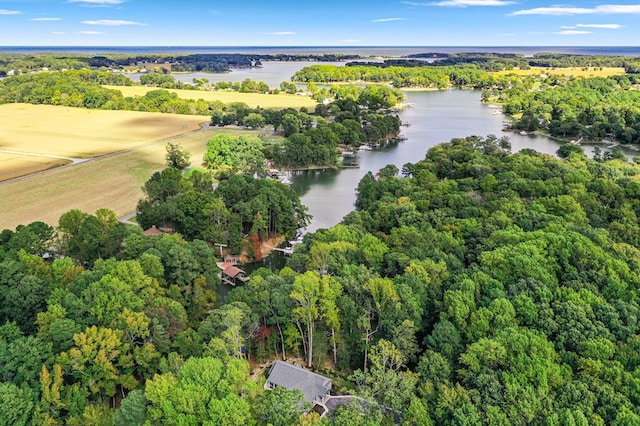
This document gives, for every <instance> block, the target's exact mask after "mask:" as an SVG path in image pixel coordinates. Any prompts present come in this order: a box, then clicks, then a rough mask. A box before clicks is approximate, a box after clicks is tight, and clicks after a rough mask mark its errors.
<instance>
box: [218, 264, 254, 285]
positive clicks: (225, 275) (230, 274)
mask: <svg viewBox="0 0 640 426" xmlns="http://www.w3.org/2000/svg"><path fill="white" fill-rule="evenodd" d="M221 269H222V273H221V274H220V278H221V279H222V282H223V283H224V284H229V285H231V286H234V287H235V286H236V285H238V284H242V283H246V282H247V281H249V277H248V276H247V273H246V272H245V271H243V270H242V269H240V268H238V267H237V266H234V265H230V264H226V263H223V264H222V266H221Z"/></svg>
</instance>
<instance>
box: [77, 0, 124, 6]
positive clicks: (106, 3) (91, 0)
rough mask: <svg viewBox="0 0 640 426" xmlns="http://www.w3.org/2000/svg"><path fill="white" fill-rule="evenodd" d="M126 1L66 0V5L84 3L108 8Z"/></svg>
mask: <svg viewBox="0 0 640 426" xmlns="http://www.w3.org/2000/svg"><path fill="white" fill-rule="evenodd" d="M125 1H126V0H67V3H86V4H93V5H101V6H110V5H116V4H121V3H124V2H125Z"/></svg>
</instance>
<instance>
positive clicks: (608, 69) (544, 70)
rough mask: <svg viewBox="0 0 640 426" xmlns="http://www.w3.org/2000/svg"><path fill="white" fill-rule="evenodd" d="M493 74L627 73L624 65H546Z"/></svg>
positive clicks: (576, 74) (597, 74)
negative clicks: (565, 66) (549, 66)
mask: <svg viewBox="0 0 640 426" xmlns="http://www.w3.org/2000/svg"><path fill="white" fill-rule="evenodd" d="M493 74H497V75H506V74H517V75H540V74H547V75H552V74H553V75H567V76H574V77H608V76H610V75H621V74H626V72H625V70H624V68H622V67H602V68H600V67H586V68H585V67H568V68H546V67H531V69H528V70H508V71H498V72H495V73H493Z"/></svg>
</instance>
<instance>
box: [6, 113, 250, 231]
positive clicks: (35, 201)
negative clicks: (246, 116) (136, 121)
mask: <svg viewBox="0 0 640 426" xmlns="http://www.w3.org/2000/svg"><path fill="white" fill-rule="evenodd" d="M201 118H202V117H201ZM219 133H230V134H251V135H256V134H257V133H256V132H253V131H242V130H235V129H207V130H202V131H198V132H192V133H188V134H186V135H183V136H178V137H175V138H172V139H171V140H172V141H173V142H176V143H179V144H181V145H182V146H183V147H184V148H185V149H186V150H187V151H189V152H190V153H191V161H192V164H194V165H198V164H200V163H201V162H202V157H203V155H204V152H205V150H206V143H207V140H209V139H210V138H211V137H212V136H214V135H216V134H219ZM166 142H167V141H166V140H160V141H158V142H157V143H154V144H148V145H144V146H141V147H139V148H136V149H133V150H130V151H127V152H123V153H120V154H116V155H110V156H106V157H104V158H97V159H94V160H90V161H86V162H84V163H81V164H77V165H75V166H73V167H65V168H61V169H59V170H51V171H49V172H47V173H45V174H41V175H37V176H33V177H29V178H27V179H24V180H19V181H15V182H9V183H5V184H0V199H1V200H2V203H0V229H6V228H7V229H15V227H16V226H17V225H19V224H28V223H31V222H34V221H42V222H45V223H48V224H50V225H52V226H56V225H57V224H58V219H59V218H60V216H61V215H62V214H63V213H65V212H67V211H69V210H71V209H80V210H82V211H85V212H88V213H94V212H95V211H96V210H98V209H99V208H103V207H104V208H108V209H111V210H113V211H114V212H116V214H117V215H118V216H119V217H120V216H124V215H125V214H127V213H130V212H133V211H135V208H136V205H137V203H138V200H139V199H140V198H141V197H142V196H143V192H142V189H141V187H142V185H143V184H144V182H146V181H147V180H148V179H149V178H150V177H151V175H152V174H153V173H154V172H156V171H159V170H162V169H163V168H164V167H165V158H164V156H165V154H166V149H165V145H166Z"/></svg>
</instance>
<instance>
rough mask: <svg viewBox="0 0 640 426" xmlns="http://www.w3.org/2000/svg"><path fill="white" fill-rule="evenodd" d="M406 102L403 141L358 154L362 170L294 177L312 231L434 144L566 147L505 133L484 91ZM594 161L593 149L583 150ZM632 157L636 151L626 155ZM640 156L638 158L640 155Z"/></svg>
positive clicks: (417, 96) (421, 95) (415, 96)
mask: <svg viewBox="0 0 640 426" xmlns="http://www.w3.org/2000/svg"><path fill="white" fill-rule="evenodd" d="M405 94H406V96H407V101H408V102H410V103H412V104H414V106H413V107H412V108H407V109H405V110H403V111H401V112H400V114H399V116H400V118H401V119H402V122H403V123H407V124H409V126H408V127H402V132H401V133H402V135H403V136H405V137H406V140H405V141H403V142H398V143H396V144H392V145H389V146H385V147H381V148H379V149H376V150H373V151H359V152H358V162H359V163H360V168H358V169H343V170H339V171H336V170H330V171H326V172H313V171H311V172H303V173H299V174H295V175H294V176H293V177H292V181H293V188H294V189H295V190H296V192H297V193H298V194H299V195H300V198H301V200H302V202H303V204H305V205H306V206H308V207H309V212H310V213H311V214H312V215H313V221H312V222H311V224H310V225H309V227H308V228H307V230H308V231H309V232H313V231H315V230H317V229H320V228H328V227H331V226H333V225H336V224H337V223H339V222H340V221H341V220H342V217H343V216H344V215H346V214H347V213H349V212H350V211H352V210H353V208H354V202H355V198H356V188H357V186H358V182H359V181H360V179H361V178H362V177H363V176H364V175H365V174H366V173H367V172H368V171H371V172H374V173H375V172H377V171H378V170H380V169H381V168H383V167H384V166H386V165H387V164H394V165H395V166H397V167H398V169H401V168H402V166H403V165H404V164H406V163H415V162H417V161H419V160H422V159H424V156H425V153H426V152H427V150H428V149H429V148H431V147H433V146H434V145H437V144H439V143H442V142H448V141H449V140H451V139H452V138H457V137H461V138H462V137H466V136H470V135H477V136H487V135H489V134H493V135H496V136H498V137H502V136H507V137H508V138H509V140H510V142H511V146H512V151H513V152H517V151H519V150H521V149H523V148H531V149H535V150H536V151H538V152H541V153H545V154H551V155H555V152H556V151H557V149H558V148H559V147H560V145H561V143H560V142H557V141H555V140H552V139H550V138H547V137H545V136H538V135H526V136H522V135H520V134H518V133H513V132H503V130H502V129H503V128H504V126H505V123H506V121H505V119H506V118H505V116H504V115H502V114H500V113H497V112H498V111H499V108H498V107H496V106H495V105H487V104H483V103H481V102H480V92H478V91H470V90H446V91H425V92H406V93H405ZM583 147H584V149H585V153H587V155H589V156H591V155H592V154H593V148H594V145H583ZM626 154H627V155H628V156H629V157H631V156H633V155H634V154H633V151H631V152H628V153H626ZM636 154H637V153H636Z"/></svg>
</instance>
